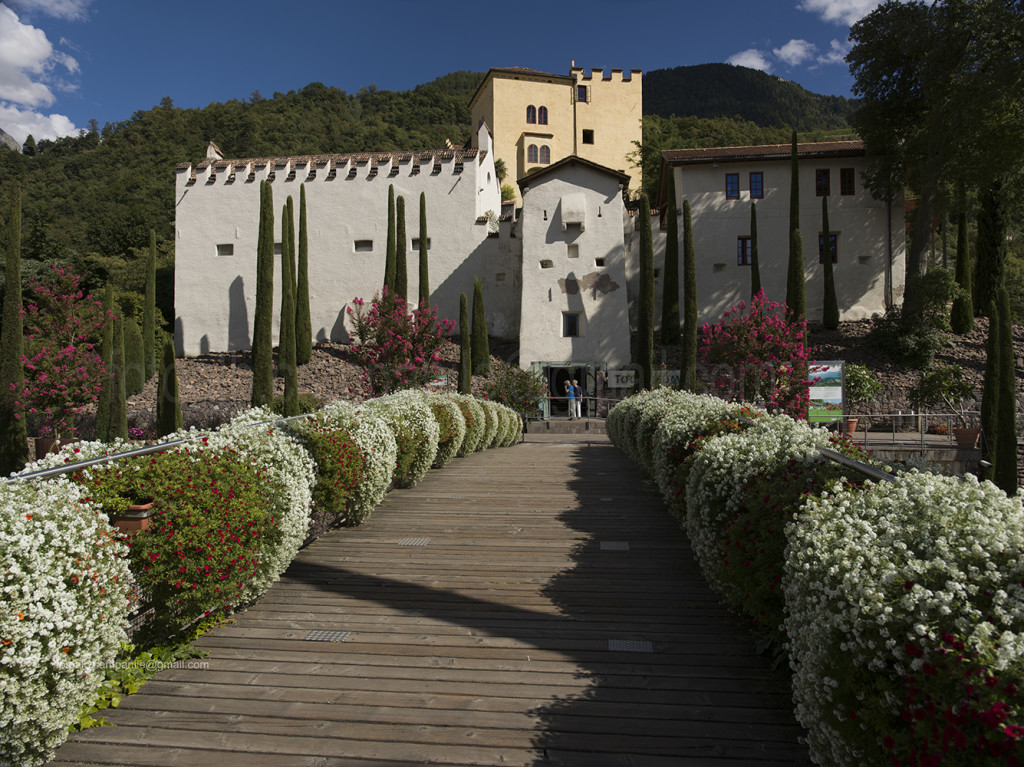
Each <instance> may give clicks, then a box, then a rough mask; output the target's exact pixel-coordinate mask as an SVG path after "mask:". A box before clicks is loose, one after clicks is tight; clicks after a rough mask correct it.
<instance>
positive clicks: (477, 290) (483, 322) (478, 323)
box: [470, 277, 491, 376]
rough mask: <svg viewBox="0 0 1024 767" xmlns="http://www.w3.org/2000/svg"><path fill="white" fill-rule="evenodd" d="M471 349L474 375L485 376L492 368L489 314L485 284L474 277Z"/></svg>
mask: <svg viewBox="0 0 1024 767" xmlns="http://www.w3.org/2000/svg"><path fill="white" fill-rule="evenodd" d="M470 332H471V334H472V342H471V351H472V364H473V375H478V376H485V375H487V373H488V372H490V369H491V351H490V346H489V344H488V342H487V314H486V312H485V311H484V284H483V283H482V282H481V281H480V278H479V277H474V278H473V328H472V330H471V331H470Z"/></svg>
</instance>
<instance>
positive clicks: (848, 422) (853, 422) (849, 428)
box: [843, 418, 860, 434]
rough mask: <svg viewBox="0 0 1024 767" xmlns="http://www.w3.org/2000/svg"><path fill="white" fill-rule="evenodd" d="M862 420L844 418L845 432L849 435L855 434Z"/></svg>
mask: <svg viewBox="0 0 1024 767" xmlns="http://www.w3.org/2000/svg"><path fill="white" fill-rule="evenodd" d="M859 420H860V419H858V418H844V419H843V431H844V432H846V433H847V434H853V433H854V432H855V431H857V423H858V421H859Z"/></svg>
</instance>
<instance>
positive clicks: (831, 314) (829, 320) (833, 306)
mask: <svg viewBox="0 0 1024 767" xmlns="http://www.w3.org/2000/svg"><path fill="white" fill-rule="evenodd" d="M830 231H831V230H830V229H829V224H828V195H822V197H821V232H822V235H821V236H822V238H823V245H822V249H823V250H822V252H823V254H824V258H823V260H824V262H825V270H824V271H825V303H824V307H823V308H822V314H821V316H822V320H823V321H824V323H825V327H826V328H828V329H829V330H835V329H836V328H838V327H839V301H838V299H837V298H836V279H835V275H834V274H833V269H832V242H831V238H830V237H829V232H830Z"/></svg>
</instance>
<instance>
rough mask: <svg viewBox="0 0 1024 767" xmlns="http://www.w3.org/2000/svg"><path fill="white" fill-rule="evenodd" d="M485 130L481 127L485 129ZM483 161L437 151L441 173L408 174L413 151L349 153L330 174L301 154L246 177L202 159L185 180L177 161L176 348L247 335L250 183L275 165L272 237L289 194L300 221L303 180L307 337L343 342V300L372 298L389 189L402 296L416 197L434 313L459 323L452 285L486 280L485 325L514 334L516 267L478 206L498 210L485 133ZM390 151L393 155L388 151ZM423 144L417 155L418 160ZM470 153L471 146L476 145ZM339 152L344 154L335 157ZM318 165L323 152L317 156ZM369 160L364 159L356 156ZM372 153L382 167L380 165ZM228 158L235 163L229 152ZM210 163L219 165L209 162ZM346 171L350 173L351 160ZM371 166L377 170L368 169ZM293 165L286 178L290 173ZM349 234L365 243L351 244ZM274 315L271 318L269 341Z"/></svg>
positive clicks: (251, 269) (380, 273) (413, 262)
mask: <svg viewBox="0 0 1024 767" xmlns="http://www.w3.org/2000/svg"><path fill="white" fill-rule="evenodd" d="M485 133H486V132H485ZM480 140H481V142H482V143H483V145H484V147H485V151H484V152H483V156H482V158H481V157H479V156H474V157H472V159H470V158H467V159H466V161H465V163H464V166H463V168H462V170H461V171H459V170H457V168H456V156H457V155H458V154H459V152H460V150H455V151H454V152H453V151H452V150H449V151H448V152H447V153H445V152H444V150H438V152H436V153H435V156H436V157H437V158H438V159H439V160H440V171H439V172H436V173H435V172H434V171H433V164H432V163H431V162H430V161H429V160H427V161H423V160H421V166H420V170H419V172H418V173H414V172H413V167H414V164H413V162H412V161H411V160H409V161H407V162H399V163H397V164H396V165H395V168H396V169H397V173H396V174H395V175H391V171H392V166H391V161H390V158H387V159H385V156H384V155H374V156H373V157H370V156H368V155H364V156H362V157H361V159H362V160H364V161H363V162H357V161H354V160H355V158H356V156H349V157H350V158H352V159H350V160H349V163H348V164H347V165H345V164H339V165H338V170H337V174H336V176H335V177H334V178H329V174H328V172H327V169H326V168H325V167H319V168H318V170H317V173H316V176H315V178H312V179H310V178H308V176H309V172H310V169H311V167H313V166H315V165H316V159H315V158H314V161H313V163H312V165H311V163H310V159H311V158H308V157H307V158H291V159H288V158H282V159H275V160H271V161H269V164H268V161H266V160H264V161H262V165H260V164H256V165H254V166H253V170H255V177H254V180H253V181H249V180H248V169H247V166H245V165H237V166H236V168H235V178H234V180H233V181H229V179H228V173H227V172H222V173H220V174H218V175H217V176H216V178H215V180H214V181H213V182H212V183H208V181H209V178H210V171H211V168H212V167H215V166H214V165H211V164H207V163H202V164H200V166H199V167H198V169H197V172H196V178H195V181H194V183H189V181H190V176H191V173H192V169H191V167H188V166H185V167H183V168H179V170H178V174H177V183H176V189H175V192H176V198H175V201H176V217H175V218H176V225H175V238H176V241H175V313H176V326H175V337H176V347H177V351H178V353H179V354H185V355H195V354H201V353H205V352H210V351H226V350H232V349H246V348H249V347H250V346H251V343H252V322H253V312H254V308H255V300H256V294H255V291H256V244H257V236H258V225H259V186H260V185H259V182H260V181H261V180H263V179H266V178H267V176H268V174H269V172H270V169H272V168H275V166H276V169H275V178H274V180H273V182H272V186H273V194H274V211H275V220H274V230H275V239H276V240H277V241H278V242H279V241H280V232H281V211H282V206H283V205H284V203H285V201H286V200H287V198H288V196H291V197H292V198H293V201H294V206H295V216H296V232H297V230H298V212H299V188H300V187H303V186H304V187H305V190H306V205H307V222H308V227H309V283H310V313H311V319H312V325H313V337H314V339H315V340H327V339H332V340H339V341H345V340H348V329H349V327H350V325H349V324H348V323H347V322H346V316H345V309H346V308H347V306H349V305H350V303H351V301H352V299H353V298H354V297H357V296H358V297H361V298H364V299H370V298H372V297H373V295H374V293H375V292H379V290H380V288H381V286H382V284H383V281H384V261H385V253H386V244H387V198H388V187H389V185H394V188H395V195H396V197H397V196H399V195H401V196H404V198H405V203H406V236H407V241H408V244H407V274H408V292H409V296H410V299H411V300H412V301H415V297H416V296H417V295H418V271H419V269H418V261H419V255H418V251H417V250H415V249H414V248H413V247H412V240H413V239H417V238H418V237H419V198H420V193H421V192H424V193H425V194H426V202H427V222H428V230H429V231H428V237H429V240H430V258H429V260H430V263H429V277H430V287H431V303H432V304H437V305H438V306H439V308H440V314H441V316H447V317H449V318H451V319H453V320H455V321H458V316H459V294H460V293H463V292H465V293H466V294H467V296H472V291H473V278H474V276H479V277H480V278H481V279H482V280H483V283H484V288H485V293H484V298H485V305H486V308H487V319H488V330H489V331H490V333H491V334H492V335H495V336H499V337H504V338H513V337H515V334H516V333H517V331H518V317H519V295H518V289H517V285H516V283H515V280H514V279H513V278H512V274H513V272H514V270H515V269H516V268H517V264H516V261H515V258H514V254H512V253H511V252H510V251H509V249H508V248H507V247H505V248H502V247H500V246H499V240H498V239H497V238H495V237H488V230H489V226H488V223H487V220H486V218H485V214H486V213H487V212H488V211H494V212H496V213H497V212H499V211H500V206H501V203H500V191H499V189H498V184H497V177H496V175H495V173H494V158H493V153H492V152H490V151H486V150H487V149H489V148H490V147H489V140H488V137H487V136H484V137H482V138H481V139H480ZM395 154H396V155H397V154H399V153H395ZM425 154H426V153H420V152H417V153H416V155H417V157H421V158H422V157H423V156H424V155H425ZM474 155H475V153H474ZM336 157H339V158H344V157H345V156H336ZM320 159H321V162H322V161H323V159H324V158H320ZM366 160H369V161H366ZM378 160H380V164H379V165H378ZM236 162H238V161H236ZM217 165H221V163H218V164H217ZM350 168H355V171H356V172H355V175H354V177H352V178H349V173H348V171H349V169H350ZM373 168H376V171H377V172H376V174H375V175H373V174H371V169H373ZM292 169H294V170H295V171H296V173H295V177H294V179H292V180H290V181H289V180H287V179H288V175H289V171H290V170H292ZM357 241H360V242H362V241H370V242H372V248H370V249H369V250H365V251H363V250H362V249H360V250H359V251H357V250H356V242H357ZM218 245H224V246H231V248H232V250H233V255H218V249H217V246H218ZM280 287H281V275H280V263H279V262H278V268H277V270H276V274H275V277H274V289H275V291H274V296H275V297H274V306H275V311H277V310H278V307H279V306H280ZM277 326H278V323H277V321H276V319H275V322H274V339H275V343H276V339H277Z"/></svg>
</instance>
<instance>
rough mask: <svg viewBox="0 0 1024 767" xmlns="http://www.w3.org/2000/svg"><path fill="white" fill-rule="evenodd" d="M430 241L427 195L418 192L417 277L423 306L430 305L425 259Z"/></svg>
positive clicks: (428, 277)
mask: <svg viewBox="0 0 1024 767" xmlns="http://www.w3.org/2000/svg"><path fill="white" fill-rule="evenodd" d="M429 242H430V239H429V238H428V236H427V195H426V194H425V193H424V192H420V275H419V298H420V303H421V304H423V305H424V306H429V304H430V268H429V263H428V258H427V245H428V244H429Z"/></svg>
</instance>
